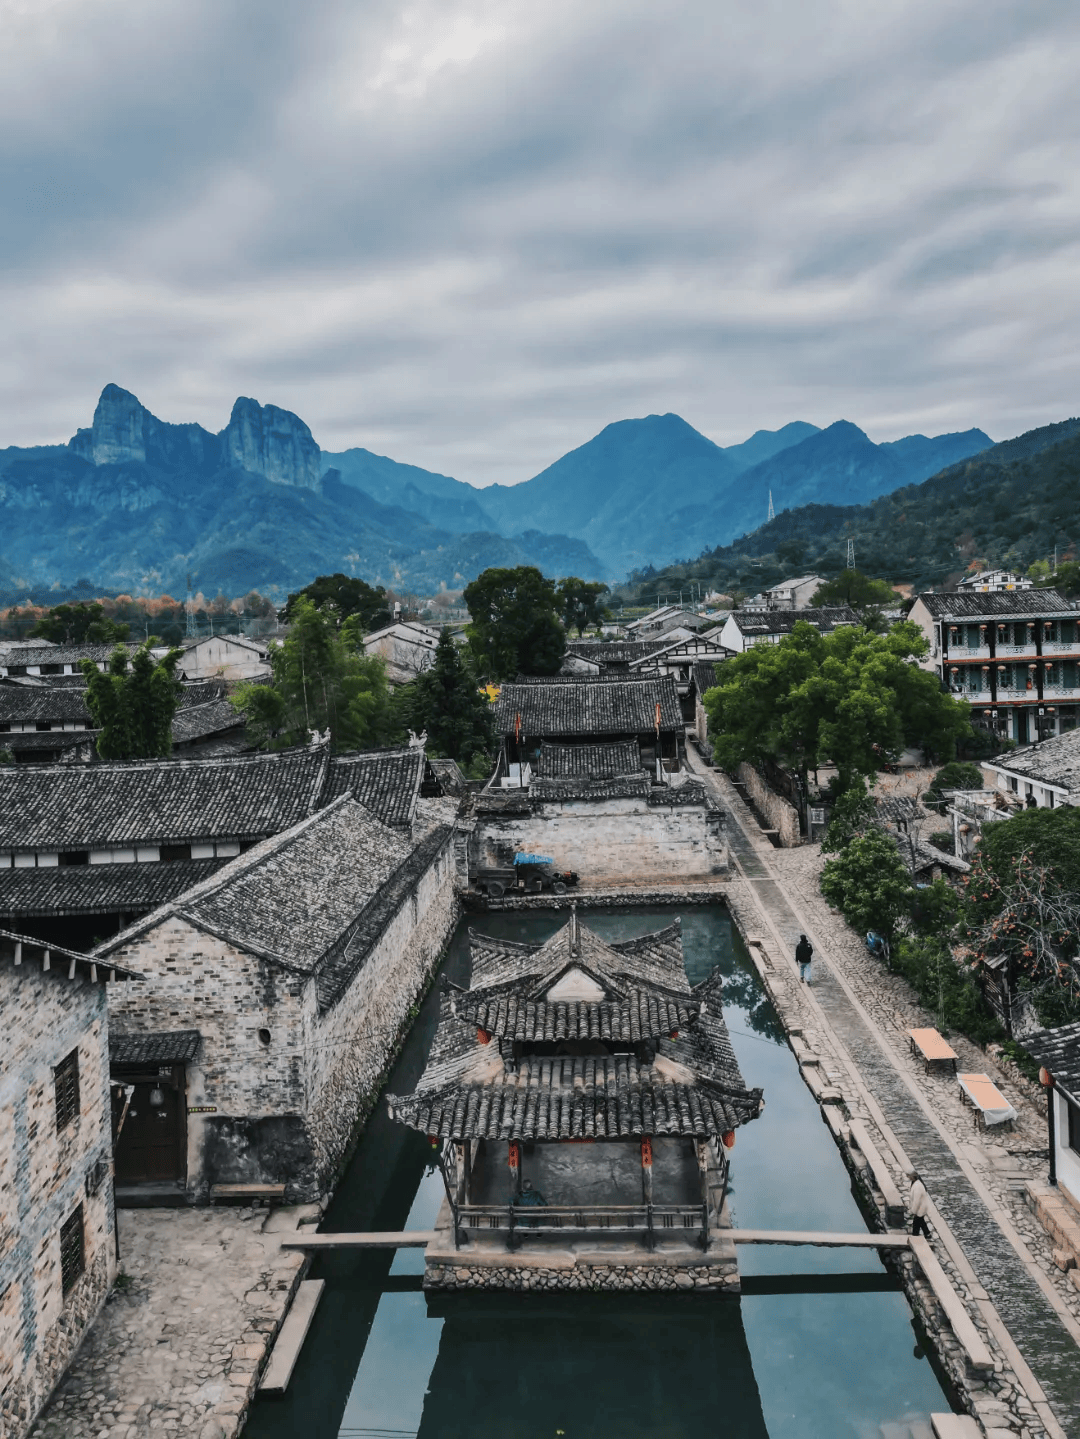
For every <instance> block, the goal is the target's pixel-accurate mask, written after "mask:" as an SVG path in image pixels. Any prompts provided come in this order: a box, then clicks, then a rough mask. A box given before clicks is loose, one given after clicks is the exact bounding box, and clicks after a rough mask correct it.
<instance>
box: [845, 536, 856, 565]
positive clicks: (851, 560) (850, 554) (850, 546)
mask: <svg viewBox="0 0 1080 1439" xmlns="http://www.w3.org/2000/svg"><path fill="white" fill-rule="evenodd" d="M847 567H848V569H849V570H853V569H854V568H855V541H854V540H848V542H847Z"/></svg>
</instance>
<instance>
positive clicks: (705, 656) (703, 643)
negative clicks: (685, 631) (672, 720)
mask: <svg viewBox="0 0 1080 1439" xmlns="http://www.w3.org/2000/svg"><path fill="white" fill-rule="evenodd" d="M731 654H732V651H731V650H728V649H725V648H724V646H723V645H722V644H720V643H719V642H718V641H717V640H716V639H709V638H706V636H704V635H692V636H691V637H690V638H688V639H678V640H673V641H672V642H671V643H670V644H667V645H664V646H663V647H662V648H660V649H658V650H655V651H654V652H653V653H652V654H651V655H648V656H643V657H642V658H640V659H638V660H635V661H634V662H633V663H632V664H631V665H630V673H631V674H642V675H646V674H649V675H655V674H660V675H670V676H671V678H672V679H673V680H674V681H675V690H676V693H677V694H678V696H679V708H680V709H681V711H682V717H683V721H684V723H685V724H688V725H689V724H694V723H695V721H696V716H697V702H698V687H697V675H696V673H695V672H696V670H697V666H698V665H699V664H701V663H708V664H710V665H711V666H712V667H713V670H714V671H715V667H716V665H718V664H720V663H721V662H722V661H723V660H726V659H729V658H730V657H731Z"/></svg>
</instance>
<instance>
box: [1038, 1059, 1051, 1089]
mask: <svg viewBox="0 0 1080 1439" xmlns="http://www.w3.org/2000/svg"><path fill="white" fill-rule="evenodd" d="M1039 1083H1040V1084H1041V1085H1042V1087H1043V1088H1044V1089H1053V1087H1054V1076H1053V1075H1052V1074H1051V1073H1050V1071H1049V1070H1048V1069H1047V1067H1046V1065H1045V1064H1044V1065H1043V1066H1042V1068H1041V1069H1040V1070H1039Z"/></svg>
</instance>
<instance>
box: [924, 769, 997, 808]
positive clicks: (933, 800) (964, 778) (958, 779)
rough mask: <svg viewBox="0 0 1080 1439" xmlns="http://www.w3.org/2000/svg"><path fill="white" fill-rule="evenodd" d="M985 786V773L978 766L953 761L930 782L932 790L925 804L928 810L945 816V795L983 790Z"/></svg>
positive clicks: (925, 799) (927, 792)
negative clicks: (961, 790) (959, 791)
mask: <svg viewBox="0 0 1080 1439" xmlns="http://www.w3.org/2000/svg"><path fill="white" fill-rule="evenodd" d="M984 785H985V781H984V779H983V773H982V770H981V769H980V768H979V766H978V765H977V764H965V763H964V762H963V761H962V760H953V761H952V762H951V763H950V764H946V765H942V767H941V769H939V770H938V772H937V774H936V775H935V776H934V778H933V779H932V780H931V781H930V788H929V789H928V790H927V791H926V795H925V797H924V800H923V803H924V804H925V805H926V807H927V809H932V810H934V811H935V812H936V813H937V814H944V813H945V805H946V803H947V801H946V799H945V795H946V793H947V792H948V791H949V790H956V789H982V788H983V787H984Z"/></svg>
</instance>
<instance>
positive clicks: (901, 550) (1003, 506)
mask: <svg viewBox="0 0 1080 1439" xmlns="http://www.w3.org/2000/svg"><path fill="white" fill-rule="evenodd" d="M1078 495H1080V419H1072V420H1065V421H1063V422H1062V423H1061V424H1056V425H1046V426H1044V427H1043V428H1041V429H1038V430H1030V431H1028V433H1027V434H1024V435H1020V436H1018V437H1017V438H1016V439H1014V440H1007V441H1006V442H1004V443H1003V444H1000V445H994V446H993V447H992V448H991V449H988V450H984V451H983V452H982V453H981V454H979V455H976V456H973V457H972V458H971V459H968V460H964V461H962V462H961V463H959V464H956V465H950V466H949V467H948V468H947V469H944V470H942V471H941V472H940V473H939V474H936V475H934V476H932V477H931V478H930V479H928V480H924V481H923V482H922V483H921V484H918V485H907V486H905V487H904V488H903V489H898V490H894V491H893V492H892V493H891V494H888V495H883V496H881V498H880V499H876V500H873V501H872V502H871V503H870V504H867V505H802V506H799V507H798V508H797V509H792V510H785V511H783V512H782V513H781V514H779V515H777V517H776V519H775V520H772V521H770V523H768V524H766V525H762V526H761V528H760V529H757V530H754V531H753V532H752V533H751V534H748V535H745V536H743V537H742V538H741V539H738V540H736V541H735V542H734V543H733V544H731V545H726V546H723V547H718V548H717V549H714V550H707V551H705V552H704V554H702V555H701V556H700V558H698V559H696V560H693V561H690V562H688V563H685V564H679V565H669V566H667V567H666V568H665V569H663V570H659V571H648V570H646V571H642V572H639V573H638V574H637V575H635V577H634V578H635V581H637V584H636V585H632V586H631V587H630V589H631V590H635V589H640V591H641V593H642V594H643V595H649V596H652V597H655V595H656V594H657V593H659V592H661V591H663V592H671V591H677V590H679V588H680V587H681V586H682V585H683V584H684V583H685V582H686V581H687V580H690V579H694V580H699V581H700V582H701V583H702V584H703V585H706V586H709V587H711V588H715V589H717V590H720V591H721V592H726V593H730V592H731V591H732V590H734V589H739V590H755V591H756V590H759V589H760V588H762V586H764V585H770V584H776V583H778V582H779V580H781V579H782V578H783V577H784V575H785V574H790V573H791V572H792V571H797V572H799V573H814V572H817V573H822V574H835V573H836V572H837V571H838V570H840V569H842V568H843V566H844V563H845V559H846V552H847V541H848V540H849V539H851V540H853V541H854V543H855V560H856V564H857V566H858V568H859V569H860V570H862V571H863V572H864V573H865V574H872V575H880V576H882V577H883V578H886V579H889V580H892V581H894V582H905V583H908V584H913V585H915V586H916V588H925V587H926V586H929V585H940V584H942V583H945V582H946V581H948V580H949V579H950V578H956V577H958V576H959V575H960V574H962V572H963V571H964V570H966V569H967V567H968V566H969V565H970V564H971V563H972V562H973V561H975V560H981V561H983V562H985V563H986V564H988V565H1005V566H1009V567H1012V568H1016V567H1018V566H1019V567H1021V568H1026V567H1027V566H1028V565H1030V564H1031V563H1032V562H1033V561H1034V560H1037V559H1044V558H1047V557H1052V556H1053V553H1054V547H1055V545H1056V546H1057V551H1058V557H1059V558H1061V557H1062V556H1066V557H1069V556H1071V555H1072V554H1073V553H1074V552H1075V550H1076V548H1077V546H1078V545H1080V505H1078V504H1077V496H1078Z"/></svg>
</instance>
